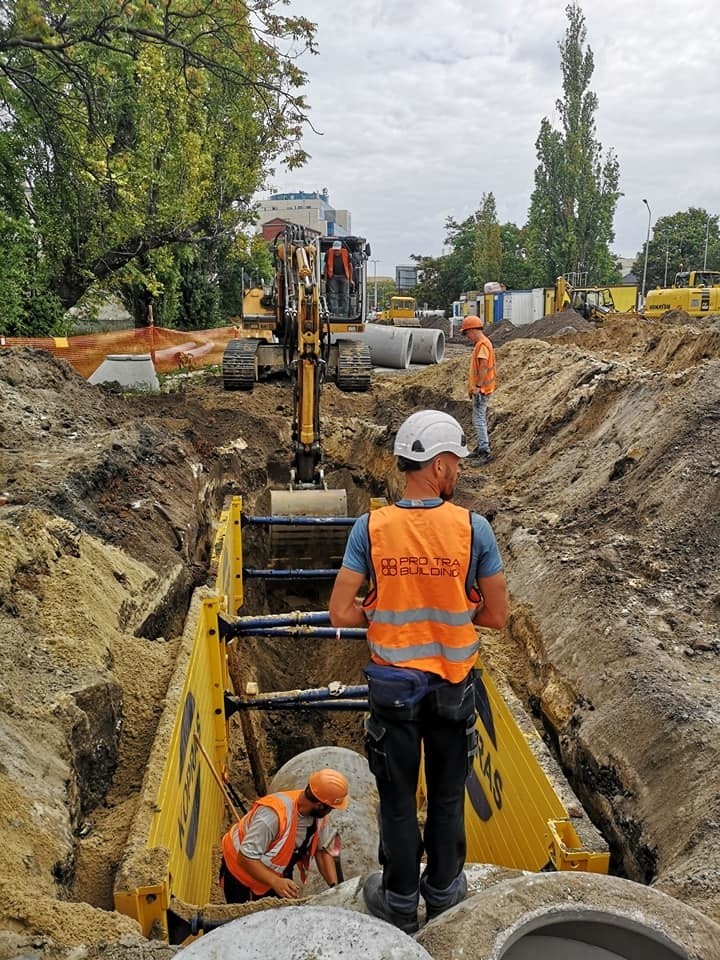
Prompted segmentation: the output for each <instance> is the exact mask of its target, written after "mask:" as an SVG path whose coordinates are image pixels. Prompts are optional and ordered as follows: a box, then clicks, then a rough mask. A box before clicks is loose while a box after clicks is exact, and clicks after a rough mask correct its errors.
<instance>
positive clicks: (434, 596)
mask: <svg viewBox="0 0 720 960" xmlns="http://www.w3.org/2000/svg"><path fill="white" fill-rule="evenodd" d="M368 536H369V539H370V560H371V563H372V570H373V580H374V587H373V588H372V589H371V591H370V592H369V593H368V595H367V597H366V598H365V600H364V602H363V607H364V609H365V613H366V614H367V618H368V622H369V626H368V631H367V641H368V646H369V647H370V655H371V658H372V659H373V660H375V661H376V662H377V663H390V664H394V665H395V666H399V667H412V668H414V669H415V670H426V671H428V672H429V673H434V674H437V675H438V676H440V677H444V678H445V679H446V680H449V681H450V682H451V683H459V682H460V681H461V680H463V679H464V678H465V677H466V676H467V674H468V673H469V672H470V668H471V667H472V666H473V664H474V663H475V657H476V656H477V651H478V637H477V633H476V631H475V627H474V626H473V623H472V617H473V614H474V612H475V607H476V605H477V603H478V602H479V600H480V599H481V597H480V594H479V592H478V591H477V589H476V587H475V586H474V585H473V586H471V588H470V591H469V593H468V592H466V582H467V579H468V574H469V571H470V560H471V556H472V537H473V533H472V521H471V518H470V512H469V511H468V510H465V509H463V508H462V507H457V506H455V505H454V504H451V503H443V504H441V505H440V506H437V507H418V508H415V509H413V508H405V507H398V506H395V505H392V506H389V507H381V508H380V509H378V510H372V511H371V512H370V517H369V521H368Z"/></svg>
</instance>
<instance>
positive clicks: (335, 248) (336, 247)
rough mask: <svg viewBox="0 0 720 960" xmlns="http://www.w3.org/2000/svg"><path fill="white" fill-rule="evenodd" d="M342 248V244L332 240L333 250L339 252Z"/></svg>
mask: <svg viewBox="0 0 720 960" xmlns="http://www.w3.org/2000/svg"><path fill="white" fill-rule="evenodd" d="M341 247H342V243H341V242H340V241H339V240H333V250H339V249H340V248H341Z"/></svg>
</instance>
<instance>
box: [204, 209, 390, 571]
mask: <svg viewBox="0 0 720 960" xmlns="http://www.w3.org/2000/svg"><path fill="white" fill-rule="evenodd" d="M339 242H340V243H341V244H342V246H343V247H344V248H345V250H346V251H347V255H348V259H349V261H350V262H351V263H352V272H353V277H354V281H353V285H352V287H353V289H352V293H351V295H350V297H349V299H348V301H347V303H346V305H345V306H344V307H343V313H342V315H340V314H332V313H331V312H330V310H329V309H328V304H327V298H326V296H325V285H324V284H325V282H324V280H323V272H324V271H323V270H322V269H321V268H322V267H324V265H325V258H326V257H327V255H328V253H329V251H330V249H332V245H333V243H338V240H337V238H333V237H317V236H311V234H310V233H309V232H308V231H306V230H305V229H304V228H303V227H300V226H297V225H294V224H290V225H288V226H287V227H286V228H285V230H283V231H281V233H279V234H278V236H277V237H276V238H275V243H274V259H275V276H274V279H273V283H272V286H271V287H270V289H269V290H267V291H266V292H263V293H262V295H260V296H257V297H253V298H252V301H251V302H252V304H253V309H254V312H253V313H248V314H247V315H246V316H245V318H244V323H245V324H247V326H245V327H244V330H243V332H245V333H250V334H251V335H250V336H245V337H242V338H236V339H234V340H231V341H230V343H229V344H228V346H227V348H226V350H225V354H224V357H223V384H224V386H225V389H228V390H233V389H234V390H251V389H252V388H253V386H254V385H255V382H256V381H257V380H258V379H262V378H264V377H265V376H268V375H269V373H270V372H272V371H273V370H276V371H281V372H282V373H283V374H284V375H285V376H288V377H289V378H290V380H291V382H292V387H293V412H292V422H291V435H292V451H293V463H292V465H291V467H290V482H289V484H288V485H287V487H286V488H285V489H280V490H272V491H270V514H269V516H267V517H263V518H260V520H259V521H258V522H263V523H264V524H265V525H266V526H269V527H270V545H271V552H272V562H273V563H275V564H282V563H283V562H288V561H289V562H290V563H291V564H293V565H295V566H297V564H299V563H302V564H304V565H305V564H307V565H311V564H312V563H313V561H314V560H315V559H316V557H315V554H316V553H318V554H320V555H324V558H325V559H326V560H327V561H328V562H329V563H336V562H338V560H339V558H341V557H342V551H343V548H344V543H345V540H346V538H347V530H348V522H344V518H346V514H347V493H346V491H345V490H330V489H328V487H327V484H326V482H325V477H324V471H323V465H322V460H323V449H322V424H321V417H320V393H321V387H322V385H323V383H324V382H325V381H326V380H328V379H329V380H332V381H334V382H335V383H336V384H337V385H338V387H340V389H341V390H345V391H364V390H368V389H369V387H370V372H371V369H372V365H371V360H370V351H369V348H368V346H367V345H366V344H364V343H361V342H357V341H353V340H343V338H342V334H343V333H344V332H356V331H357V330H358V329H359V330H360V331H361V330H362V329H363V326H364V324H362V323H360V320H359V319H358V318H360V319H361V318H363V317H364V316H365V310H366V302H365V301H366V294H367V283H366V269H365V265H366V262H367V258H368V257H369V256H370V246H369V244H367V243H366V241H365V240H364V239H362V238H359V237H344V238H343V239H342V240H341V241H339ZM334 306H335V307H336V309H337V304H334ZM313 527H315V530H316V532H317V533H318V534H319V536H318V537H314V536H313V529H312V528H313ZM316 539H321V540H322V548H321V549H320V550H319V551H315V549H314V547H315V540H316ZM310 570H312V567H310Z"/></svg>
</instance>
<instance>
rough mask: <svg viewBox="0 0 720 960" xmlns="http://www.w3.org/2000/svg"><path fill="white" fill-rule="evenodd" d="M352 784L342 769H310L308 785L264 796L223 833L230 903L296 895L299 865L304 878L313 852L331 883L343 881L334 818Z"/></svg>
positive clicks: (223, 883)
mask: <svg viewBox="0 0 720 960" xmlns="http://www.w3.org/2000/svg"><path fill="white" fill-rule="evenodd" d="M348 802H349V788H348V782H347V780H346V779H345V777H344V776H343V775H342V773H340V772H339V771H338V770H333V769H332V768H331V767H325V768H324V769H322V770H315V771H314V772H313V773H311V774H310V777H309V778H308V782H307V785H306V787H305V789H304V790H287V791H283V792H280V793H271V794H268V795H267V796H264V797H260V798H259V799H258V800H256V801H255V803H254V804H253V805H252V807H251V808H250V810H249V811H248V812H247V813H246V814H245V816H244V817H243V818H242V820H239V821H238V822H237V823H235V824H234V825H233V826H232V827H231V828H230V829H229V830H228V832H227V833H226V834H225V836H224V837H223V839H222V862H221V865H220V884H221V886H222V888H223V892H224V893H225V900H226V902H227V903H247V902H248V901H249V900H260V899H262V898H263V897H279V898H280V899H281V900H297V899H298V898H299V896H300V887H298V885H297V883H295V881H294V880H293V869H294V868H295V867H296V866H297V867H298V870H299V872H300V881H301V884H304V883H305V878H306V877H307V874H308V870H309V869H310V860H311V859H312V858H313V857H314V858H315V863H316V864H317V868H318V870H319V871H320V874H321V876H322V878H323V879H324V880H325V882H326V883H327V885H328V886H329V887H334V886H335V885H336V884H337V882H338V875H337V867H336V865H335V859H334V857H333V855H332V853H330V850H331V848H332V846H333V844H334V841H335V837H336V833H337V831H336V830H335V829H334V827H333V826H332V824H331V823H330V822H329V814H330V813H331V812H332V811H333V810H345V808H346V807H347V805H348Z"/></svg>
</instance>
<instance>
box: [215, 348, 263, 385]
mask: <svg viewBox="0 0 720 960" xmlns="http://www.w3.org/2000/svg"><path fill="white" fill-rule="evenodd" d="M259 343H260V341H259V340H256V339H251V338H247V339H245V340H231V341H230V342H229V343H228V345H227V347H226V348H225V352H224V353H223V359H222V375H223V387H224V388H225V389H226V390H252V388H253V387H254V386H255V383H256V381H257V378H258V364H257V348H258V344H259Z"/></svg>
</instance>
